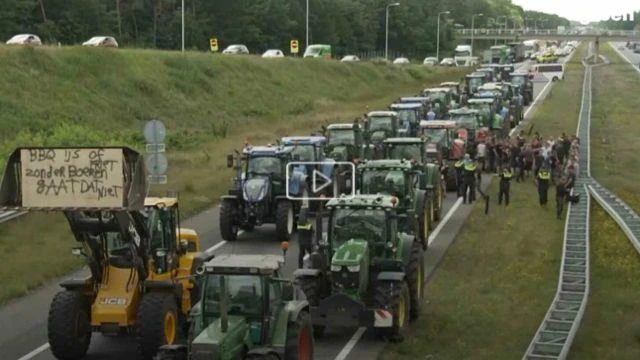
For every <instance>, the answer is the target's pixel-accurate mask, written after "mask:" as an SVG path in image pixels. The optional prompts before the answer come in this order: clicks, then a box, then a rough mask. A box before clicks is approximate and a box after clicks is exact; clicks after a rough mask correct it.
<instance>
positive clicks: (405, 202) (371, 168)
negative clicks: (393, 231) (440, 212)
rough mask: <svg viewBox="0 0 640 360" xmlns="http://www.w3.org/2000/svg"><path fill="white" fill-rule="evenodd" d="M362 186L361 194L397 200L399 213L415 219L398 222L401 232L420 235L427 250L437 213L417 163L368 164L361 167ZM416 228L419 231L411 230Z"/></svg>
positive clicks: (368, 162) (380, 161) (381, 162)
mask: <svg viewBox="0 0 640 360" xmlns="http://www.w3.org/2000/svg"><path fill="white" fill-rule="evenodd" d="M358 184H359V186H358V191H359V193H360V194H369V195H375V194H387V195H393V196H395V197H397V198H398V203H399V205H398V206H397V209H398V213H399V214H407V219H408V218H413V219H412V220H411V221H406V222H405V221H401V222H398V226H399V230H400V231H402V232H405V233H408V234H413V235H416V236H417V237H418V238H419V239H420V241H421V242H422V243H423V244H424V247H425V249H426V244H427V240H428V238H429V231H430V230H431V229H433V227H434V226H433V224H434V222H435V221H434V219H433V217H434V212H435V211H434V206H433V204H431V198H430V197H429V195H428V193H427V190H426V187H427V179H426V176H425V175H424V173H423V172H422V167H421V166H420V165H419V164H418V162H417V161H416V160H415V159H414V160H413V161H412V160H409V159H382V160H365V161H363V162H362V164H361V165H360V166H359V167H358ZM415 225H417V228H411V227H409V226H415Z"/></svg>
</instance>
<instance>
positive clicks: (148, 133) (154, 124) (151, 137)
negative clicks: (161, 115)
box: [144, 120, 167, 144]
mask: <svg viewBox="0 0 640 360" xmlns="http://www.w3.org/2000/svg"><path fill="white" fill-rule="evenodd" d="M166 137H167V128H165V127H164V124H163V123H162V121H160V120H151V121H147V123H146V124H145V125H144V138H145V139H146V140H147V143H149V144H162V143H164V139H165V138H166Z"/></svg>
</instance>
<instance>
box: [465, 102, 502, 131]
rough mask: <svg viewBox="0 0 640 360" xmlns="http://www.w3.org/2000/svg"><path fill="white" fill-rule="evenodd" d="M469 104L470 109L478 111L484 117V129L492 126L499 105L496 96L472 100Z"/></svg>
mask: <svg viewBox="0 0 640 360" xmlns="http://www.w3.org/2000/svg"><path fill="white" fill-rule="evenodd" d="M468 103H469V108H470V109H473V110H477V111H478V112H479V113H480V115H481V116H482V127H489V126H491V122H492V121H493V117H494V115H495V114H496V112H497V105H498V104H497V103H496V98H495V96H489V97H478V98H472V99H469V101H468Z"/></svg>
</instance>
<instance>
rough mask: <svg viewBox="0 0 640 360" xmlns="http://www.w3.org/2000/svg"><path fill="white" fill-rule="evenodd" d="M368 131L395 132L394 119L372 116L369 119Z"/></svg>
mask: <svg viewBox="0 0 640 360" xmlns="http://www.w3.org/2000/svg"><path fill="white" fill-rule="evenodd" d="M367 124H368V126H367V127H368V128H369V129H368V130H369V131H371V132H373V131H393V118H392V117H391V116H372V117H370V118H368V119H367Z"/></svg>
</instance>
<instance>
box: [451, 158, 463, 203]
mask: <svg viewBox="0 0 640 360" xmlns="http://www.w3.org/2000/svg"><path fill="white" fill-rule="evenodd" d="M453 167H454V168H455V169H456V191H457V192H458V197H460V196H463V194H462V190H463V188H462V187H463V184H464V181H463V178H462V176H463V175H464V160H463V159H460V160H458V161H456V163H455V164H454V165H453Z"/></svg>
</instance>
